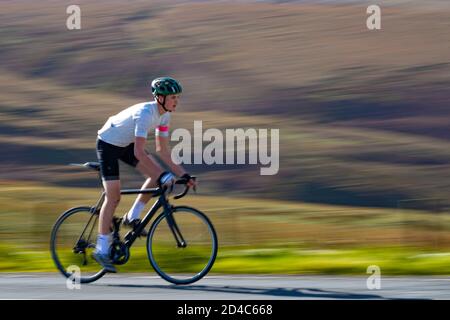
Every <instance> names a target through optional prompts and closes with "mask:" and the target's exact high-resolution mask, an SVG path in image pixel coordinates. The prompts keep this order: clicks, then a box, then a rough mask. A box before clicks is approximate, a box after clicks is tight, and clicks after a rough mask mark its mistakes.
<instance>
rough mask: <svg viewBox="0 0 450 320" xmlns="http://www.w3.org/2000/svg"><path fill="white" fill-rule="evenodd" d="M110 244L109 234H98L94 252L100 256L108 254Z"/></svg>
mask: <svg viewBox="0 0 450 320" xmlns="http://www.w3.org/2000/svg"><path fill="white" fill-rule="evenodd" d="M111 242H112V237H111V234H99V235H98V237H97V245H96V246H95V250H96V251H97V252H98V253H100V254H108V253H109V247H110V245H111Z"/></svg>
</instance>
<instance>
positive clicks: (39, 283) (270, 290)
mask: <svg viewBox="0 0 450 320" xmlns="http://www.w3.org/2000/svg"><path fill="white" fill-rule="evenodd" d="M380 285H381V288H380V289H372V290H369V289H368V288H367V278H366V277H352V276H273V275H270V276H260V275H258V276H255V275H233V276H231V275H227V276H215V275H210V276H208V277H206V278H204V279H202V280H200V281H199V282H197V283H195V284H192V285H188V286H176V285H173V284H170V283H168V282H166V281H164V280H162V279H161V278H159V277H158V276H154V275H145V274H107V275H106V276H104V277H103V278H101V279H99V280H98V281H96V282H94V283H92V284H82V285H81V287H80V289H76V288H74V289H69V288H68V287H67V283H66V279H65V278H63V277H62V276H61V275H60V274H57V273H54V274H48V273H42V274H38V273H20V274H19V273H0V288H1V290H0V299H57V300H60V299H62V300H67V299H70V300H72V299H101V300H103V299H106V300H111V299H139V300H140V299H146V300H219V299H220V300H228V299H230V300H243V299H245V300H260V299H262V300H264V299H271V300H272V299H283V300H287V299H337V300H339V299H356V300H360V299H450V277H445V276H441V277H422V276H417V277H416V276H414V277H412V276H411V277H382V278H381V282H380Z"/></svg>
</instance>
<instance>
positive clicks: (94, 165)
mask: <svg viewBox="0 0 450 320" xmlns="http://www.w3.org/2000/svg"><path fill="white" fill-rule="evenodd" d="M70 165H71V166H77V167H85V168H88V169H91V170H94V171H100V163H98V162H86V163H71V164H70Z"/></svg>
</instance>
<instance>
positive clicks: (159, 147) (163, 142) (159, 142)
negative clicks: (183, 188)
mask: <svg viewBox="0 0 450 320" xmlns="http://www.w3.org/2000/svg"><path fill="white" fill-rule="evenodd" d="M155 142H156V153H157V154H158V156H159V157H160V158H161V160H162V161H164V163H165V164H167V165H168V166H169V167H170V169H171V171H172V172H173V173H175V174H176V175H177V176H178V177H181V176H182V175H183V174H185V173H187V172H186V170H184V168H183V167H182V166H181V165H177V164H175V163H174V162H173V161H172V157H171V156H170V154H171V149H170V146H169V137H163V136H156V137H155Z"/></svg>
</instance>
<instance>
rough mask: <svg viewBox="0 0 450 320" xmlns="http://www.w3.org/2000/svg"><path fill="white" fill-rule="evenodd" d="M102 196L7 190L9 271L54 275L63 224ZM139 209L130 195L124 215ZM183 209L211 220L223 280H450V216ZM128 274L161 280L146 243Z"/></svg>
mask: <svg viewBox="0 0 450 320" xmlns="http://www.w3.org/2000/svg"><path fill="white" fill-rule="evenodd" d="M98 195H99V193H98V190H96V189H91V188H56V187H53V186H50V185H44V184H42V185H38V184H32V183H27V184H25V185H22V186H19V185H17V184H15V183H14V182H6V181H2V182H1V183H0V202H1V203H2V206H1V208H0V256H1V257H2V259H1V260H0V271H2V272H15V271H17V272H19V271H20V272H21V271H46V272H51V271H55V270H56V268H55V266H54V265H53V262H52V260H51V258H50V252H49V238H50V232H51V228H52V226H53V224H54V222H55V221H56V219H57V217H58V216H59V215H60V214H61V213H62V211H64V210H67V209H68V208H70V207H74V206H80V205H93V204H95V201H96V198H97V196H98ZM133 200H134V197H132V196H131V197H126V196H124V197H123V200H122V202H121V204H120V206H119V208H118V210H117V212H116V215H117V216H120V215H121V214H122V213H123V212H125V211H126V210H127V208H129V206H131V204H132V201H133ZM174 204H175V205H179V204H183V205H190V206H193V207H196V208H198V209H200V210H202V211H204V212H205V213H207V214H208V216H209V217H210V218H211V220H212V222H213V224H214V225H215V227H216V230H217V234H218V237H219V252H218V257H217V261H216V264H215V265H214V268H213V270H212V272H215V273H259V274H264V273H267V274H308V273H311V274H365V270H366V269H367V267H368V266H369V265H373V264H374V265H378V266H379V267H380V268H381V270H382V273H384V274H450V263H449V262H450V232H449V231H450V217H449V215H447V214H440V213H433V212H430V211H419V210H407V209H398V210H394V209H380V208H358V207H346V206H327V205H316V204H306V203H300V202H290V201H276V200H262V199H252V198H237V199H234V198H232V197H225V196H223V197H211V196H204V195H197V196H195V195H191V196H188V197H186V198H184V199H183V201H181V202H180V203H178V202H177V201H174ZM148 207H149V206H148ZM167 259H169V258H167ZM119 269H120V270H121V271H127V272H149V271H150V272H152V271H151V266H150V264H149V262H148V259H147V253H146V250H145V241H144V240H143V239H141V240H138V241H137V242H136V243H135V246H133V247H132V249H131V259H130V261H129V262H128V263H127V264H126V265H124V266H119Z"/></svg>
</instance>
